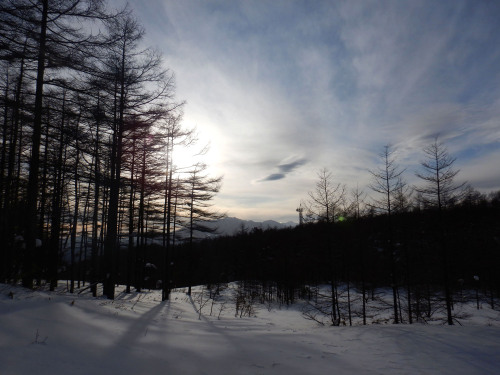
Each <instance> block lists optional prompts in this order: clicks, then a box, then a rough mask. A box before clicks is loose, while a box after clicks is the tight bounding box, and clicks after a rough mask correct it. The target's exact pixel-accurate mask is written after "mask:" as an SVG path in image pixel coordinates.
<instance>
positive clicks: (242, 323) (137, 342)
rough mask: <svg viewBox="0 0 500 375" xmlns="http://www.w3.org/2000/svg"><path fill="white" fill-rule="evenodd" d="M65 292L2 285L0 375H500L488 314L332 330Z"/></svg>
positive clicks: (269, 315) (288, 316) (226, 310)
mask: <svg viewBox="0 0 500 375" xmlns="http://www.w3.org/2000/svg"><path fill="white" fill-rule="evenodd" d="M64 286H65V284H64V285H61V288H60V289H59V290H58V291H57V292H48V291H36V292H32V291H27V290H25V289H22V288H20V287H12V286H9V285H1V284H0V374H1V375H22V374H50V375H54V374H55V375H57V374H72V375H77V374H82V375H89V374H92V375H98V374H119V375H127V374H134V375H137V374H174V375H176V374H287V375H290V374H332V373H334V374H356V375H359V374H499V373H500V327H498V326H495V325H494V324H492V323H491V322H492V321H493V320H492V318H493V319H494V320H495V319H496V318H498V313H497V312H495V311H491V310H489V311H487V312H484V313H483V315H484V316H488V317H487V318H484V319H479V318H477V317H476V318H475V319H474V320H470V321H468V322H465V323H464V325H463V326H459V325H456V326H451V327H450V326H445V325H423V324H413V325H391V324H378V325H368V326H353V327H329V326H319V325H318V324H317V323H315V322H313V321H311V320H307V319H304V317H303V315H302V313H301V311H300V308H299V306H300V304H299V305H294V306H293V307H290V308H288V309H287V308H286V307H284V306H283V307H281V308H279V306H277V305H267V306H266V305H257V306H254V310H253V313H252V314H250V315H252V316H251V317H242V318H240V317H235V307H234V302H232V301H231V300H229V299H228V300H223V299H221V301H220V302H218V303H217V304H215V305H213V306H212V304H211V301H208V303H206V304H204V308H203V309H202V314H199V312H198V310H199V306H200V302H201V304H203V300H201V301H200V299H199V294H197V293H194V294H193V299H191V298H189V297H187V296H186V295H185V293H184V292H183V291H181V290H179V291H176V292H174V293H173V294H172V298H171V300H170V301H168V302H163V303H162V302H160V294H159V292H156V291H151V292H145V293H140V294H139V293H131V294H124V293H119V294H118V295H117V298H116V300H115V301H109V300H106V299H103V298H97V299H94V298H92V297H90V296H89V295H88V294H85V293H82V294H80V295H70V294H68V293H66V292H64V290H65V288H64ZM11 291H12V292H13V296H9V293H10V292H11ZM198 291H199V289H198ZM226 292H227V291H226ZM205 301H206V300H205ZM485 309H486V307H485ZM210 311H211V315H210ZM478 316H481V314H480V315H478Z"/></svg>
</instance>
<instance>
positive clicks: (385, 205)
mask: <svg viewBox="0 0 500 375" xmlns="http://www.w3.org/2000/svg"><path fill="white" fill-rule="evenodd" d="M394 153H395V151H394V150H393V149H392V148H391V146H390V145H386V146H384V150H383V151H382V152H381V153H380V154H379V155H378V156H379V160H380V166H379V167H377V168H376V169H374V170H370V174H371V175H372V182H371V184H370V185H369V187H370V189H372V190H373V191H374V192H375V193H377V194H378V196H377V197H376V198H374V199H373V203H372V207H374V208H375V209H376V210H377V211H379V212H382V213H384V214H385V215H386V216H387V232H386V237H387V238H386V244H385V246H384V247H386V249H387V251H388V253H389V259H390V262H391V284H392V295H393V309H394V323H395V324H398V323H399V321H400V316H399V301H398V278H397V275H396V271H397V267H396V255H395V254H394V253H395V251H396V248H395V246H394V233H393V222H392V215H393V214H394V212H395V208H396V207H397V200H398V199H401V197H399V194H400V193H401V192H402V191H404V189H405V186H406V183H405V181H404V179H403V177H402V175H403V173H404V171H405V170H404V169H402V168H400V167H399V166H398V164H397V163H396V158H395V155H394ZM398 197H399V198H398Z"/></svg>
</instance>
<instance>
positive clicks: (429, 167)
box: [415, 138, 466, 211]
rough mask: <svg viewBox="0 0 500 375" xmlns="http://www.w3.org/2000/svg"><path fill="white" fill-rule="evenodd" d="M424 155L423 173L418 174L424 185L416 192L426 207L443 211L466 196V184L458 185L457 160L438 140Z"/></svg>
mask: <svg viewBox="0 0 500 375" xmlns="http://www.w3.org/2000/svg"><path fill="white" fill-rule="evenodd" d="M424 154H425V156H426V159H425V160H424V161H422V162H421V163H420V164H421V166H422V171H421V172H417V173H416V175H417V177H418V178H420V179H421V180H422V181H423V182H424V185H423V186H417V187H416V188H415V190H416V191H417V192H418V193H419V194H420V196H421V197H422V199H423V203H424V205H425V206H427V207H435V208H437V209H438V210H439V211H441V210H442V209H443V208H446V207H449V206H450V205H452V204H454V203H456V202H457V201H459V200H460V199H461V198H462V197H463V196H464V187H465V186H466V182H463V183H461V184H458V183H456V181H455V177H456V175H457V174H458V172H460V170H458V169H454V168H453V164H454V163H455V160H456V158H454V157H452V156H450V155H449V154H448V150H447V149H446V147H445V145H444V144H443V143H441V142H440V141H439V140H438V139H437V138H436V139H434V142H433V143H432V144H430V145H429V146H427V147H425V148H424Z"/></svg>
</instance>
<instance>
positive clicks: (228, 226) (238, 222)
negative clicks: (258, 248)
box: [178, 217, 297, 238]
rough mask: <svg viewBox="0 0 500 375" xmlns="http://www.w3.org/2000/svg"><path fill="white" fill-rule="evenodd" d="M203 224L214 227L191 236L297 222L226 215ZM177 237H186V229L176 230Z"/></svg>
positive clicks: (281, 227) (215, 234)
mask: <svg viewBox="0 0 500 375" xmlns="http://www.w3.org/2000/svg"><path fill="white" fill-rule="evenodd" d="M205 225H206V226H207V227H209V228H211V229H214V230H215V232H214V233H201V232H197V231H195V233H194V234H193V236H194V237H195V238H208V237H217V236H232V235H234V234H237V233H238V232H241V231H246V232H250V231H252V230H253V229H255V228H257V229H262V230H267V229H284V228H290V227H295V226H296V225H297V223H294V222H293V221H289V222H287V223H279V222H277V221H274V220H266V221H263V222H258V221H253V220H242V219H238V218H236V217H226V218H224V219H220V220H217V221H211V222H208V223H205ZM178 235H179V237H181V238H186V237H187V236H188V231H187V230H186V229H182V230H180V231H179V232H178Z"/></svg>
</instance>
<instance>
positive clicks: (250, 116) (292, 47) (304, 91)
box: [115, 0, 500, 219]
mask: <svg viewBox="0 0 500 375" xmlns="http://www.w3.org/2000/svg"><path fill="white" fill-rule="evenodd" d="M115 1H120V0H115ZM123 1H125V0H123ZM152 2H153V3H154V4H155V5H154V6H150V7H143V6H141V7H138V8H137V10H138V12H139V16H140V17H141V18H143V17H146V18H147V19H146V20H145V19H143V22H144V24H145V26H146V28H147V31H148V34H149V35H150V37H151V38H152V39H154V44H158V45H159V47H160V48H161V49H162V50H163V52H164V53H165V60H166V64H167V65H168V66H169V67H170V68H172V70H173V71H174V72H175V74H176V80H177V91H178V95H179V97H180V98H181V99H185V100H187V106H186V108H185V116H184V119H185V123H186V125H188V126H195V125H196V126H197V128H198V130H199V132H200V136H201V137H205V138H207V139H210V140H211V144H212V151H211V152H210V154H209V155H207V157H208V158H209V160H208V162H209V164H210V165H212V167H213V168H214V169H215V170H217V172H218V173H220V174H223V175H224V176H225V177H224V185H223V189H222V191H221V193H220V194H219V196H218V204H220V205H221V206H223V208H226V207H227V209H230V210H238V212H242V213H244V214H248V215H253V216H252V217H249V218H253V219H259V218H272V217H271V216H260V217H259V212H260V215H271V212H272V211H273V209H274V210H275V212H279V213H280V215H283V214H284V212H286V211H287V210H289V211H290V212H291V213H292V215H293V213H294V212H295V207H294V206H295V204H294V203H293V202H298V201H300V199H301V198H303V197H304V195H306V194H307V191H309V190H310V189H311V186H313V184H314V179H315V176H316V171H317V170H318V169H319V168H321V167H323V166H325V167H327V168H329V169H330V170H331V171H332V172H333V173H334V174H335V176H338V178H340V179H342V182H343V183H346V184H347V185H350V186H356V184H359V185H360V187H362V186H363V184H364V183H365V182H367V181H368V180H369V176H368V174H367V172H366V171H367V170H368V169H371V168H373V167H374V166H375V163H376V162H377V158H376V155H377V153H378V152H380V151H381V148H382V147H383V145H385V144H388V143H390V144H393V145H395V146H396V147H397V148H398V150H399V153H398V155H399V157H400V159H399V160H398V161H400V162H401V164H402V166H403V167H407V170H408V173H410V174H411V173H413V170H414V169H415V168H417V167H418V162H419V161H420V160H421V158H422V153H421V150H422V147H424V146H426V145H427V144H428V143H429V142H430V141H432V139H433V138H434V137H435V136H436V135H439V137H440V139H442V140H443V141H445V143H446V144H447V146H448V149H449V151H450V152H451V153H452V154H454V155H458V156H459V158H458V159H457V167H458V168H461V166H463V171H464V174H467V175H468V176H470V180H471V181H470V182H471V183H472V184H473V185H474V182H475V181H476V182H477V184H478V185H480V186H483V187H485V186H488V187H494V186H498V188H500V171H499V170H498V168H496V169H495V168H493V170H490V171H489V172H486V171H485V170H484V169H483V168H478V169H474V168H473V167H472V165H473V160H476V161H479V160H480V161H481V162H482V163H484V165H487V166H488V167H492V166H493V165H494V163H491V162H487V161H488V160H494V158H495V157H497V156H498V155H497V154H496V153H495V152H494V150H495V148H497V149H498V148H499V147H496V146H499V143H500V134H499V132H500V130H499V129H500V126H499V124H500V110H499V108H500V49H499V48H497V46H498V45H499V44H500V23H499V22H498V16H499V15H500V3H499V2H494V1H490V2H486V1H484V2H478V1H474V0H443V1H439V2H435V1H432V0H423V1H414V2H401V1H398V0H382V1H377V2H366V1H356V0H340V1H335V2H330V1H316V2H302V1H300V2H299V1H292V2H290V1H285V0H278V1H272V2H260V1H251V2H248V1H233V0H227V1H220V2H211V1H208V2H207V1H203V0H192V1H189V2H187V1H176V0H155V1H153V0H152ZM160 4H161V6H160ZM131 5H132V6H134V4H131ZM160 9H163V13H162V11H160ZM471 149H481V152H479V151H476V152H471ZM281 155H294V156H293V157H290V158H288V159H284V160H281V159H280V156H281ZM297 155H300V157H298V156H297ZM465 172H467V173H465ZM486 173H487V174H488V176H485V174H486ZM256 176H258V177H257V179H256ZM259 176H264V177H260V178H259ZM486 181H487V182H486ZM495 181H496V182H495ZM264 182H269V183H264ZM271 186H272V189H270V187H271ZM238 196H239V197H241V198H240V199H238V198H237V197H238ZM244 197H252V202H251V203H249V202H248V200H245V199H244ZM259 202H260V203H259ZM273 205H274V208H273ZM250 206H251V207H250ZM232 214H233V215H235V216H237V215H238V213H237V212H233V213H232Z"/></svg>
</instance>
